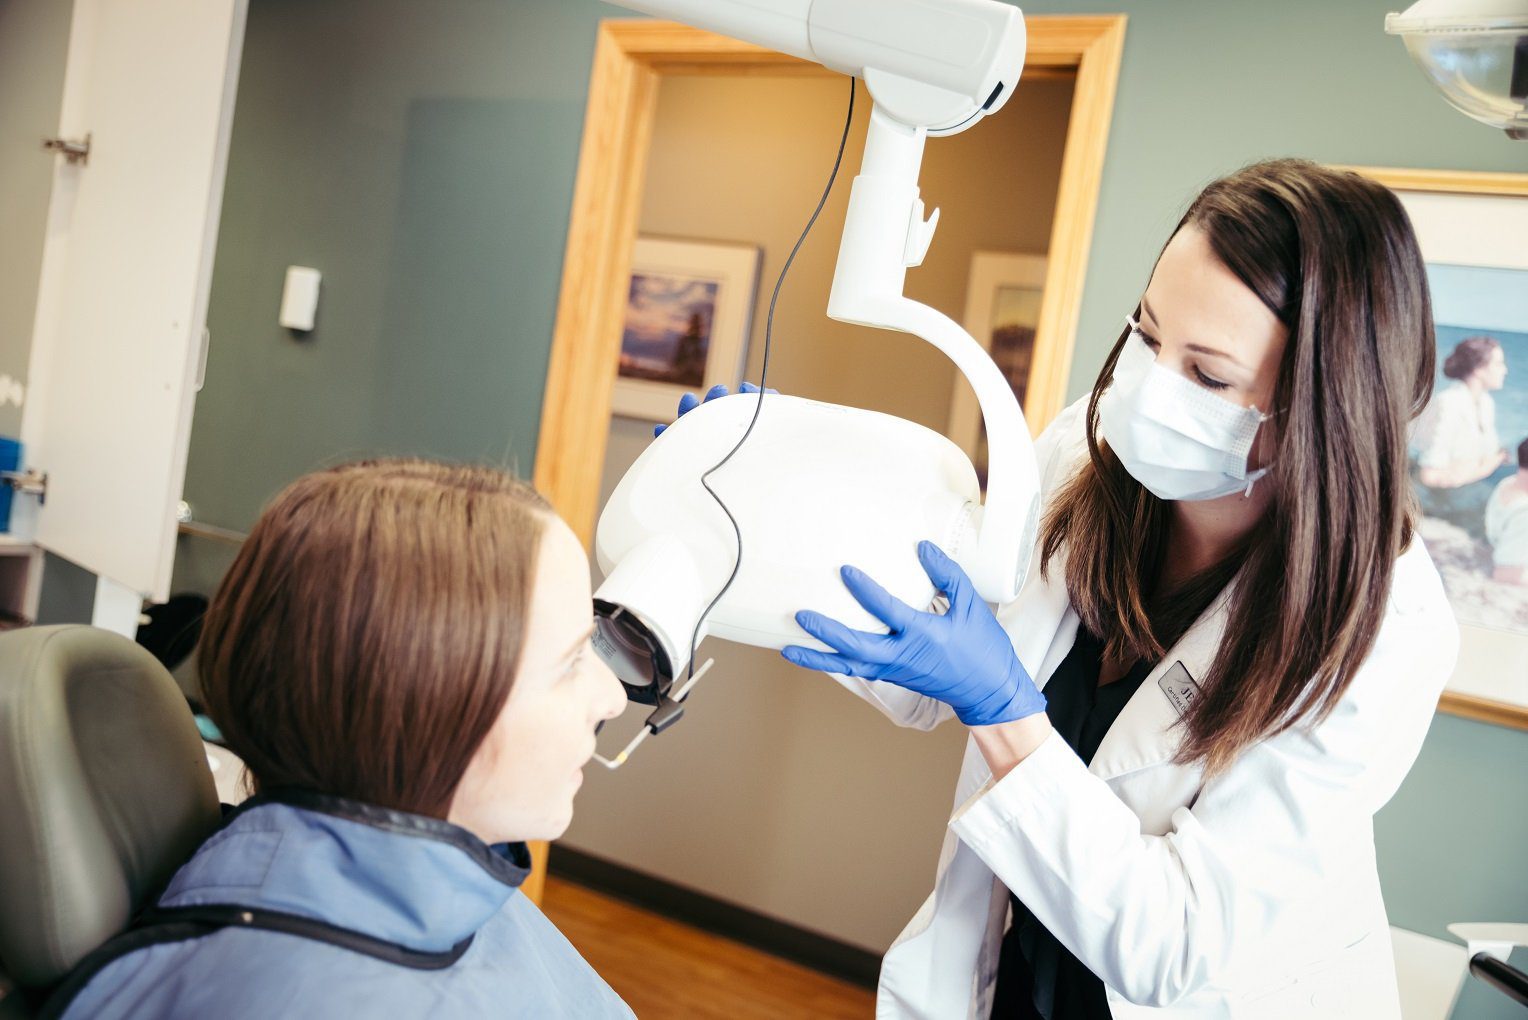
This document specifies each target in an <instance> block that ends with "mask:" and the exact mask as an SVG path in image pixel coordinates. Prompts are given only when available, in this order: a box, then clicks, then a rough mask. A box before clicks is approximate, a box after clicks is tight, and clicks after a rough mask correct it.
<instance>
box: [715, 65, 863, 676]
mask: <svg viewBox="0 0 1528 1020" xmlns="http://www.w3.org/2000/svg"><path fill="white" fill-rule="evenodd" d="M854 92H855V80H854V78H853V77H852V76H851V77H850V78H849V112H848V114H847V115H846V116H845V117H844V133H843V135H842V137H840V138H839V140H838V155H837V156H835V157H834V158H833V172H832V173H830V174H828V186H827V187H826V188H823V189H822V197H821V198H819V199H818V200H817V208H816V209H813V210H812V218H811V219H809V220H807V221H806V227H805V229H803V230H802V231H801V236H800V237H798V238H796V246H795V247H794V248H792V249H791V253H790V255H789V256H788V257H787V258H786V260H785V265H783V266H781V267H780V275H779V276H778V277H777V278H776V279H775V289H774V293H773V294H771V295H770V297H769V314H768V315H766V316H765V317H764V367H763V369H762V370H761V371H760V372H759V399H758V400H757V401H755V403H754V405H753V417H752V418H751V419H749V421H748V428H747V429H745V430H744V432H743V437H742V438H741V439H739V440H738V441H737V444H736V445H735V446H733V447H732V449H731V450H728V451H727V456H725V457H723V458H722V459H721V460H719V461H717V462H716V463H715V464H713V465H711V468H710V470H708V471H707V472H706V473H705V474H703V475H701V476H700V484H701V485H702V486H704V487H705V490H706V491H707V492H708V493H710V494H711V498H712V499H714V500H715V501H716V505H717V506H719V507H721V508H722V513H724V514H726V515H727V520H728V521H730V522H731V523H732V534H733V535H734V537H736V539H737V558H736V559H735V560H733V562H732V573H731V574H729V575H727V583H726V584H724V585H722V590H721V591H719V592H717V593H716V597H715V598H714V599H712V600H711V603H710V605H708V606H706V610H705V612H703V613H701V614H700V619H699V620H697V621H696V622H695V630H694V631H693V632H692V633H691V634H690V671H689V677H690V678H693V677H694V676H695V646H696V645H698V644H699V643H700V628H701V627H702V626H703V625H704V624H705V622H706V618H707V617H709V616H710V615H711V610H713V609H715V608H716V604H717V603H718V602H720V601H721V600H722V596H724V595H726V594H727V591H728V590H729V589H730V588H731V587H732V582H733V581H736V580H737V574H738V571H739V570H740V569H741V568H742V566H743V532H742V529H740V528H739V527H738V525H737V518H736V517H733V516H732V511H731V510H729V509H727V504H726V503H724V502H722V498H721V497H720V496H718V495H717V494H716V490H715V489H713V488H711V482H710V478H711V476H712V475H713V474H715V473H716V472H717V471H719V470H721V469H722V468H723V467H725V466H726V464H727V462H728V461H729V460H731V459H732V457H733V455H734V454H736V453H737V452H738V451H739V450H741V449H742V448H743V444H744V443H746V442H748V437H749V436H751V435H753V427H754V426H755V425H756V424H758V421H759V412H760V411H761V410H763V409H764V394H765V393H767V392H768V389H769V348H770V343H771V342H772V341H773V339H774V329H775V302H777V301H779V300H780V288H781V286H783V285H784V283H785V274H786V273H789V272H790V270H791V263H793V262H795V261H796V253H797V252H799V251H800V250H801V245H802V244H803V243H805V241H806V236H807V235H808V234H810V233H811V232H812V227H813V226H814V225H816V223H817V217H818V216H820V215H822V207H823V206H825V205H827V204H828V196H829V195H830V194H832V192H833V182H834V181H836V180H838V168H839V167H840V166H841V165H842V164H843V161H844V148H845V146H847V145H848V143H849V126H850V125H851V124H853V123H854Z"/></svg>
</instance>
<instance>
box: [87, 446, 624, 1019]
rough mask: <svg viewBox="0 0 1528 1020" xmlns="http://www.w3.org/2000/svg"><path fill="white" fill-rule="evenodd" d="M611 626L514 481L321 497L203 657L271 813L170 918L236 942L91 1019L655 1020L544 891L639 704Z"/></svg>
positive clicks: (111, 995) (383, 465) (156, 975)
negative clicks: (604, 643) (620, 674)
mask: <svg viewBox="0 0 1528 1020" xmlns="http://www.w3.org/2000/svg"><path fill="white" fill-rule="evenodd" d="M591 622H592V615H591V599H590V593H589V567H588V562H587V559H586V558H585V555H584V552H583V549H582V548H581V547H580V545H579V543H578V541H577V539H576V538H575V537H574V536H573V533H572V532H571V531H570V530H569V529H568V527H567V525H566V524H564V523H563V522H562V521H561V520H560V519H558V517H557V516H556V515H555V514H554V513H553V512H552V510H551V508H550V507H549V506H548V505H547V504H546V502H545V501H544V500H543V499H542V498H541V497H540V496H539V495H538V494H537V493H536V492H535V490H533V489H531V488H530V487H529V486H527V485H525V484H523V483H521V482H518V481H516V480H514V479H512V478H511V477H509V476H508V475H505V474H503V473H501V472H498V471H493V470H488V469H484V468H474V467H455V466H446V465H442V464H435V463H429V462H424V461H403V460H399V461H378V462H370V463H361V464H353V465H349V466H346V467H340V468H335V469H333V470H329V471H323V472H318V473H315V474H311V475H307V476H306V477H303V478H300V479H298V480H297V481H296V482H294V483H293V484H292V485H291V486H290V487H288V488H287V489H286V490H285V491H284V492H282V493H281V494H280V495H278V496H277V497H276V499H275V500H274V501H273V502H272V503H271V504H270V506H269V507H267V508H266V510H265V512H264V514H263V515H262V516H261V518H260V520H259V522H258V523H257V524H256V525H255V527H254V530H253V531H252V532H251V533H250V536H249V539H248V541H247V542H246V543H245V544H244V546H243V548H242V549H241V550H240V552H239V555H238V559H237V560H235V562H234V564H233V566H232V568H231V569H230V570H229V573H228V575H227V577H226V578H225V580H224V581H223V585H222V588H221V590H220V591H219V592H218V594H217V597H216V598H215V599H214V600H213V603H212V606H211V608H210V610H209V611H208V615H207V620H206V626H205V630H204V634H203V637H202V644H201V647H200V650H199V662H200V670H201V679H202V684H203V688H204V694H205V700H206V703H207V706H208V710H209V712H210V714H211V715H212V717H213V719H214V720H215V721H216V723H217V724H218V726H219V727H220V728H221V729H222V731H223V733H224V735H225V736H226V738H227V741H228V744H229V746H230V747H231V748H232V749H233V750H234V751H235V752H236V753H238V754H239V755H240V756H241V757H242V758H243V759H244V761H245V762H246V763H247V765H248V766H249V770H250V776H251V779H252V785H253V788H254V791H255V792H256V796H254V797H253V798H252V799H251V800H249V801H246V802H245V803H244V804H243V805H241V806H240V807H239V808H238V809H237V811H236V813H234V814H233V815H232V816H231V817H230V818H229V819H227V820H226V821H225V823H224V825H223V827H222V828H221V829H220V830H219V831H218V832H217V833H215V834H214V835H213V836H212V837H211V838H210V839H208V840H207V841H206V843H204V844H203V845H202V847H201V849H200V850H199V851H198V852H197V854H196V855H195V857H193V858H192V860H191V861H190V862H189V863H187V864H186V865H185V866H184V867H182V868H181V869H180V871H179V873H177V874H176V876H175V878H174V880H173V881H172V882H171V883H170V885H169V887H168V888H167V889H166V891H165V892H164V893H163V895H162V896H161V897H160V899H159V901H158V908H159V918H160V919H162V918H164V917H165V916H167V915H168V916H175V917H182V916H189V917H191V918H192V919H195V918H196V917H197V916H198V915H197V914H195V913H193V914H190V915H187V914H186V912H187V911H200V916H203V917H205V916H206V915H208V913H209V911H208V909H207V908H213V909H212V910H211V911H210V913H211V914H212V915H219V914H222V915H226V917H227V918H229V919H231V923H224V924H223V925H222V926H217V925H203V926H201V927H200V928H197V929H196V931H195V932H193V933H192V934H188V935H185V936H184V937H180V938H176V939H174V940H170V941H162V942H158V943H157V944H151V945H147V946H145V947H143V948H140V949H137V950H135V951H133V952H131V953H129V954H128V955H125V956H121V957H119V958H118V959H116V960H115V961H114V962H112V963H110V964H109V965H107V966H106V967H105V969H103V970H100V971H99V972H98V973H97V974H96V975H95V977H94V978H93V979H92V980H90V982H89V983H88V984H87V985H86V986H85V988H84V989H83V991H81V992H80V993H79V994H78V995H77V996H76V997H75V998H74V999H73V1002H72V1003H71V1004H70V1006H69V1007H68V1010H67V1012H66V1013H65V1014H64V1015H66V1016H68V1017H71V1018H84V1017H95V1018H112V1017H171V1018H175V1017H187V1018H189V1017H198V1018H200V1017H213V1016H215V1017H220V1018H249V1020H253V1018H257V1017H258V1018H268V1017H278V1016H279V1017H335V1016H379V1017H387V1018H389V1020H404V1018H413V1017H425V1016H429V1017H451V1018H455V1017H484V1016H499V1017H503V1016H512V1017H538V1018H540V1017H578V1018H590V1017H594V1018H599V1017H630V1016H631V1015H632V1013H631V1011H630V1009H628V1008H627V1006H626V1004H625V1003H624V1002H622V1001H621V999H620V998H619V996H617V995H616V994H615V992H614V991H612V990H611V989H610V987H609V986H608V985H606V984H605V982H604V981H602V980H601V979H600V977H599V976H598V975H597V974H596V973H595V972H594V971H593V969H592V968H590V966H589V965H588V964H587V963H586V962H585V961H584V960H583V958H582V957H580V956H579V955H578V953H577V951H576V950H574V949H573V947H572V946H571V945H570V944H569V943H568V942H567V940H566V939H564V938H563V936H562V935H561V934H560V933H559V932H558V931H557V929H556V928H554V927H553V926H552V924H551V923H550V922H549V921H548V920H547V919H546V918H545V917H543V916H542V914H541V913H540V912H539V911H538V910H537V909H536V907H535V906H534V905H533V904H532V903H531V902H530V901H529V900H528V899H527V898H526V897H525V896H524V895H522V894H520V893H519V891H518V889H517V887H518V886H519V885H520V883H521V881H522V880H523V879H524V878H525V877H526V875H527V873H528V870H529V867H530V859H529V856H528V854H527V852H526V848H525V846H524V843H523V841H524V840H532V839H552V838H555V837H557V836H559V835H561V834H562V832H563V831H564V830H565V829H566V828H567V826H568V824H569V822H570V821H571V819H572V812H573V797H574V794H575V792H576V791H577V790H578V787H579V784H580V782H581V781H582V773H581V771H580V770H581V768H582V766H583V765H584V763H585V762H587V761H588V759H589V757H590V755H591V754H592V753H593V750H594V732H595V728H596V727H597V725H598V724H599V723H600V722H601V721H603V720H605V719H609V718H611V717H613V716H615V715H617V714H618V713H619V712H620V711H621V710H622V708H623V707H624V706H625V701H626V699H625V695H624V693H623V691H622V688H621V685H620V683H619V682H618V681H617V680H616V679H615V677H614V676H613V675H612V674H611V673H610V671H609V670H608V669H607V668H606V667H605V665H604V664H603V663H602V662H601V661H600V659H599V657H598V656H597V655H596V654H595V653H594V651H593V650H592V648H591V647H590V630H591V628H590V625H591ZM216 908H223V909H222V910H221V911H219V910H218V909H216ZM228 908H232V909H228ZM183 927H192V928H196V926H183Z"/></svg>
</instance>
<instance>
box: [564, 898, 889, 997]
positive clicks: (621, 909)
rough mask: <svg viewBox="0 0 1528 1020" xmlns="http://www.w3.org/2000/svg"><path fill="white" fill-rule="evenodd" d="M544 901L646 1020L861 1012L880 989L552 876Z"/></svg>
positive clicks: (588, 957) (576, 943) (586, 955)
mask: <svg viewBox="0 0 1528 1020" xmlns="http://www.w3.org/2000/svg"><path fill="white" fill-rule="evenodd" d="M541 909H542V910H543V911H545V912H546V915H547V916H548V917H549V918H551V919H552V923H554V924H556V925H557V927H558V928H560V929H561V930H562V933H563V934H564V935H566V936H567V937H568V941H570V942H572V943H573V945H574V946H576V947H577V948H578V951H579V952H580V953H582V954H583V956H584V959H586V960H588V961H589V963H590V964H591V965H592V966H593V967H594V969H595V970H597V971H599V972H600V975H601V976H602V977H603V978H604V979H605V980H606V981H608V982H609V983H610V986H611V987H612V988H614V989H615V990H616V991H617V992H618V993H620V996H621V998H623V999H625V1000H626V1002H627V1004H628V1005H629V1006H631V1008H632V1009H633V1010H634V1011H635V1012H636V1014H637V1016H638V1017H640V1018H641V1020H669V1018H679V1017H718V1018H725V1020H755V1018H758V1020H765V1018H769V1020H774V1018H777V1017H814V1018H815V1017H823V1018H830V1020H838V1018H841V1020H851V1018H852V1020H861V1018H865V1017H870V1016H873V1015H874V1013H875V993H873V992H871V991H870V990H869V989H866V988H860V987H858V986H856V985H852V984H848V983H847V982H843V981H839V980H837V979H835V978H830V977H826V976H824V975H822V974H819V973H817V972H816V971H814V970H810V969H808V968H806V967H802V966H800V965H799V964H795V963H790V962H789V961H786V960H782V959H780V958H779V957H777V956H771V955H769V954H768V953H762V952H759V951H758V950H757V949H752V948H750V947H748V946H745V945H742V944H741V943H738V942H733V941H731V940H730V939H724V938H721V937H719V936H716V935H712V934H710V933H709V932H704V931H701V930H700V929H698V928H691V927H690V926H689V925H685V924H680V923H678V922H676V921H671V920H669V919H668V918H666V917H660V916H658V915H657V914H651V913H648V912H647V911H645V910H641V909H639V908H637V907H633V906H630V905H628V904H626V903H623V902H621V901H620V900H616V899H611V898H610V897H608V896H603V895H601V894H599V893H596V892H592V891H591V890H588V889H585V888H583V887H582V886H578V885H574V884H573V883H571V882H568V881H566V880H565V879H558V878H553V877H551V876H548V878H547V882H546V894H545V897H544V899H543V902H542V904H541Z"/></svg>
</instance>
